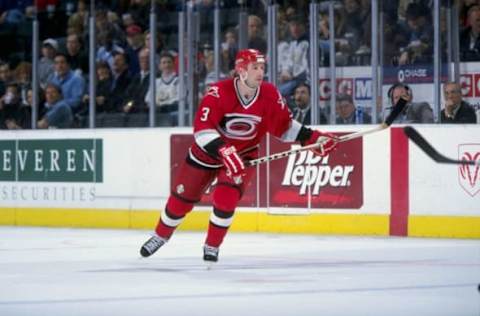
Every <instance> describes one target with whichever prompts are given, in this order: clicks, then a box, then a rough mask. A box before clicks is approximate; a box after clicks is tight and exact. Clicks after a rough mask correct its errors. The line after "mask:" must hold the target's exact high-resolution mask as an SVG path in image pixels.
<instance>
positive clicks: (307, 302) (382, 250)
mask: <svg viewBox="0 0 480 316" xmlns="http://www.w3.org/2000/svg"><path fill="white" fill-rule="evenodd" d="M148 235H149V232H146V231H133V230H87V229H48V228H13V227H0V315H1V316H13V315H28V316H36V315H39V316H40V315H42V316H43V315H45V316H57V315H58V316H67V315H72V316H73V315H110V316H123V315H132V316H134V315H135V316H136V315H156V316H164V315H165V316H167V315H168V316H173V315H189V316H193V315H202V316H216V315H225V316H237V315H238V316H240V315H242V316H244V315H247V316H254V315H262V316H270V315H271V316H282V315H292V316H297V315H302V316H309V315H312V316H313V315H327V316H332V315H382V316H393V315H402V316H403V315H419V316H426V315H432V316H433V315H435V316H442V315H452V316H467V315H468V316H479V315H480V293H479V292H478V285H479V283H480V241H478V240H447V239H416V238H365V237H325V236H305V235H273V234H230V235H228V236H227V239H226V241H225V243H224V245H223V246H222V248H221V251H220V261H219V263H218V264H216V265H215V266H214V267H213V268H212V269H211V270H208V269H207V268H206V266H205V264H204V263H203V261H202V260H201V255H202V253H201V251H202V250H201V249H202V244H203V239H204V234H200V233H184V232H177V233H176V235H174V237H173V238H172V240H171V241H170V242H169V243H168V244H167V245H166V246H164V248H162V249H160V250H159V251H158V252H157V253H156V254H155V255H154V256H152V257H150V258H148V259H141V258H140V257H139V254H138V250H139V247H140V245H141V244H142V243H143V242H144V241H145V240H146V239H147V238H148V237H149V236H148Z"/></svg>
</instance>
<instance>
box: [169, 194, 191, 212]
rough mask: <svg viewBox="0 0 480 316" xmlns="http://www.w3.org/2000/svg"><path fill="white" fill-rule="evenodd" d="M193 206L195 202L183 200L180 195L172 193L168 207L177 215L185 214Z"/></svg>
mask: <svg viewBox="0 0 480 316" xmlns="http://www.w3.org/2000/svg"><path fill="white" fill-rule="evenodd" d="M192 208H193V203H191V202H189V201H185V200H182V199H181V198H180V197H177V196H175V195H170V197H169V198H168V201H167V206H166V209H167V210H168V211H169V212H170V213H171V214H173V215H175V216H184V215H185V214H187V213H188V212H190V211H191V210H192Z"/></svg>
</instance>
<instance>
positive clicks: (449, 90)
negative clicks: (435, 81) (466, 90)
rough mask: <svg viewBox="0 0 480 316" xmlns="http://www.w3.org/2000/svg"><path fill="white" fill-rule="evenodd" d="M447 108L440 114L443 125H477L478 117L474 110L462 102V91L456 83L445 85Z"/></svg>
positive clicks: (444, 93)
mask: <svg viewBox="0 0 480 316" xmlns="http://www.w3.org/2000/svg"><path fill="white" fill-rule="evenodd" d="M443 97H444V99H445V106H444V108H443V109H442V111H441V113H440V122H441V123H458V124H468V123H471V124H475V123H477V117H476V115H475V110H474V108H473V107H472V106H471V105H470V104H468V103H467V102H465V101H463V100H462V89H461V87H460V85H459V84H458V83H456V82H447V83H445V84H444V85H443Z"/></svg>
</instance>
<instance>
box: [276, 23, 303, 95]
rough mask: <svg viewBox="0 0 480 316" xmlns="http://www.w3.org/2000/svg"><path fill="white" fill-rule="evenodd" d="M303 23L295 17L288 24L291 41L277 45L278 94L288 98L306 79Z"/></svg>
mask: <svg viewBox="0 0 480 316" xmlns="http://www.w3.org/2000/svg"><path fill="white" fill-rule="evenodd" d="M304 23H305V22H304V21H303V19H302V17H301V16H296V17H294V18H293V19H292V20H290V22H289V30H290V36H291V40H290V41H288V42H282V43H280V44H279V48H278V49H279V51H280V52H279V57H280V58H279V59H278V68H279V85H278V90H279V91H280V93H281V94H282V95H283V96H285V97H288V96H290V95H291V94H292V92H293V90H294V89H295V87H296V86H297V85H298V84H299V83H300V82H303V81H305V80H306V79H307V74H308V67H309V66H308V54H309V43H308V37H307V34H306V30H305V24H304Z"/></svg>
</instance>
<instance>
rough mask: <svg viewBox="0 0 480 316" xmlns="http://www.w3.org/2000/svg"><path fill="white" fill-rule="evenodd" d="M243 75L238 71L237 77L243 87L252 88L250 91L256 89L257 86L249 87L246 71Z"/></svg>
mask: <svg viewBox="0 0 480 316" xmlns="http://www.w3.org/2000/svg"><path fill="white" fill-rule="evenodd" d="M243 74H244V75H242V74H241V73H239V78H240V81H241V82H242V83H243V84H244V85H245V87H247V88H248V89H250V90H252V91H255V90H257V88H254V87H250V86H249V85H248V83H247V78H248V75H247V73H246V72H244V73H243Z"/></svg>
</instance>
